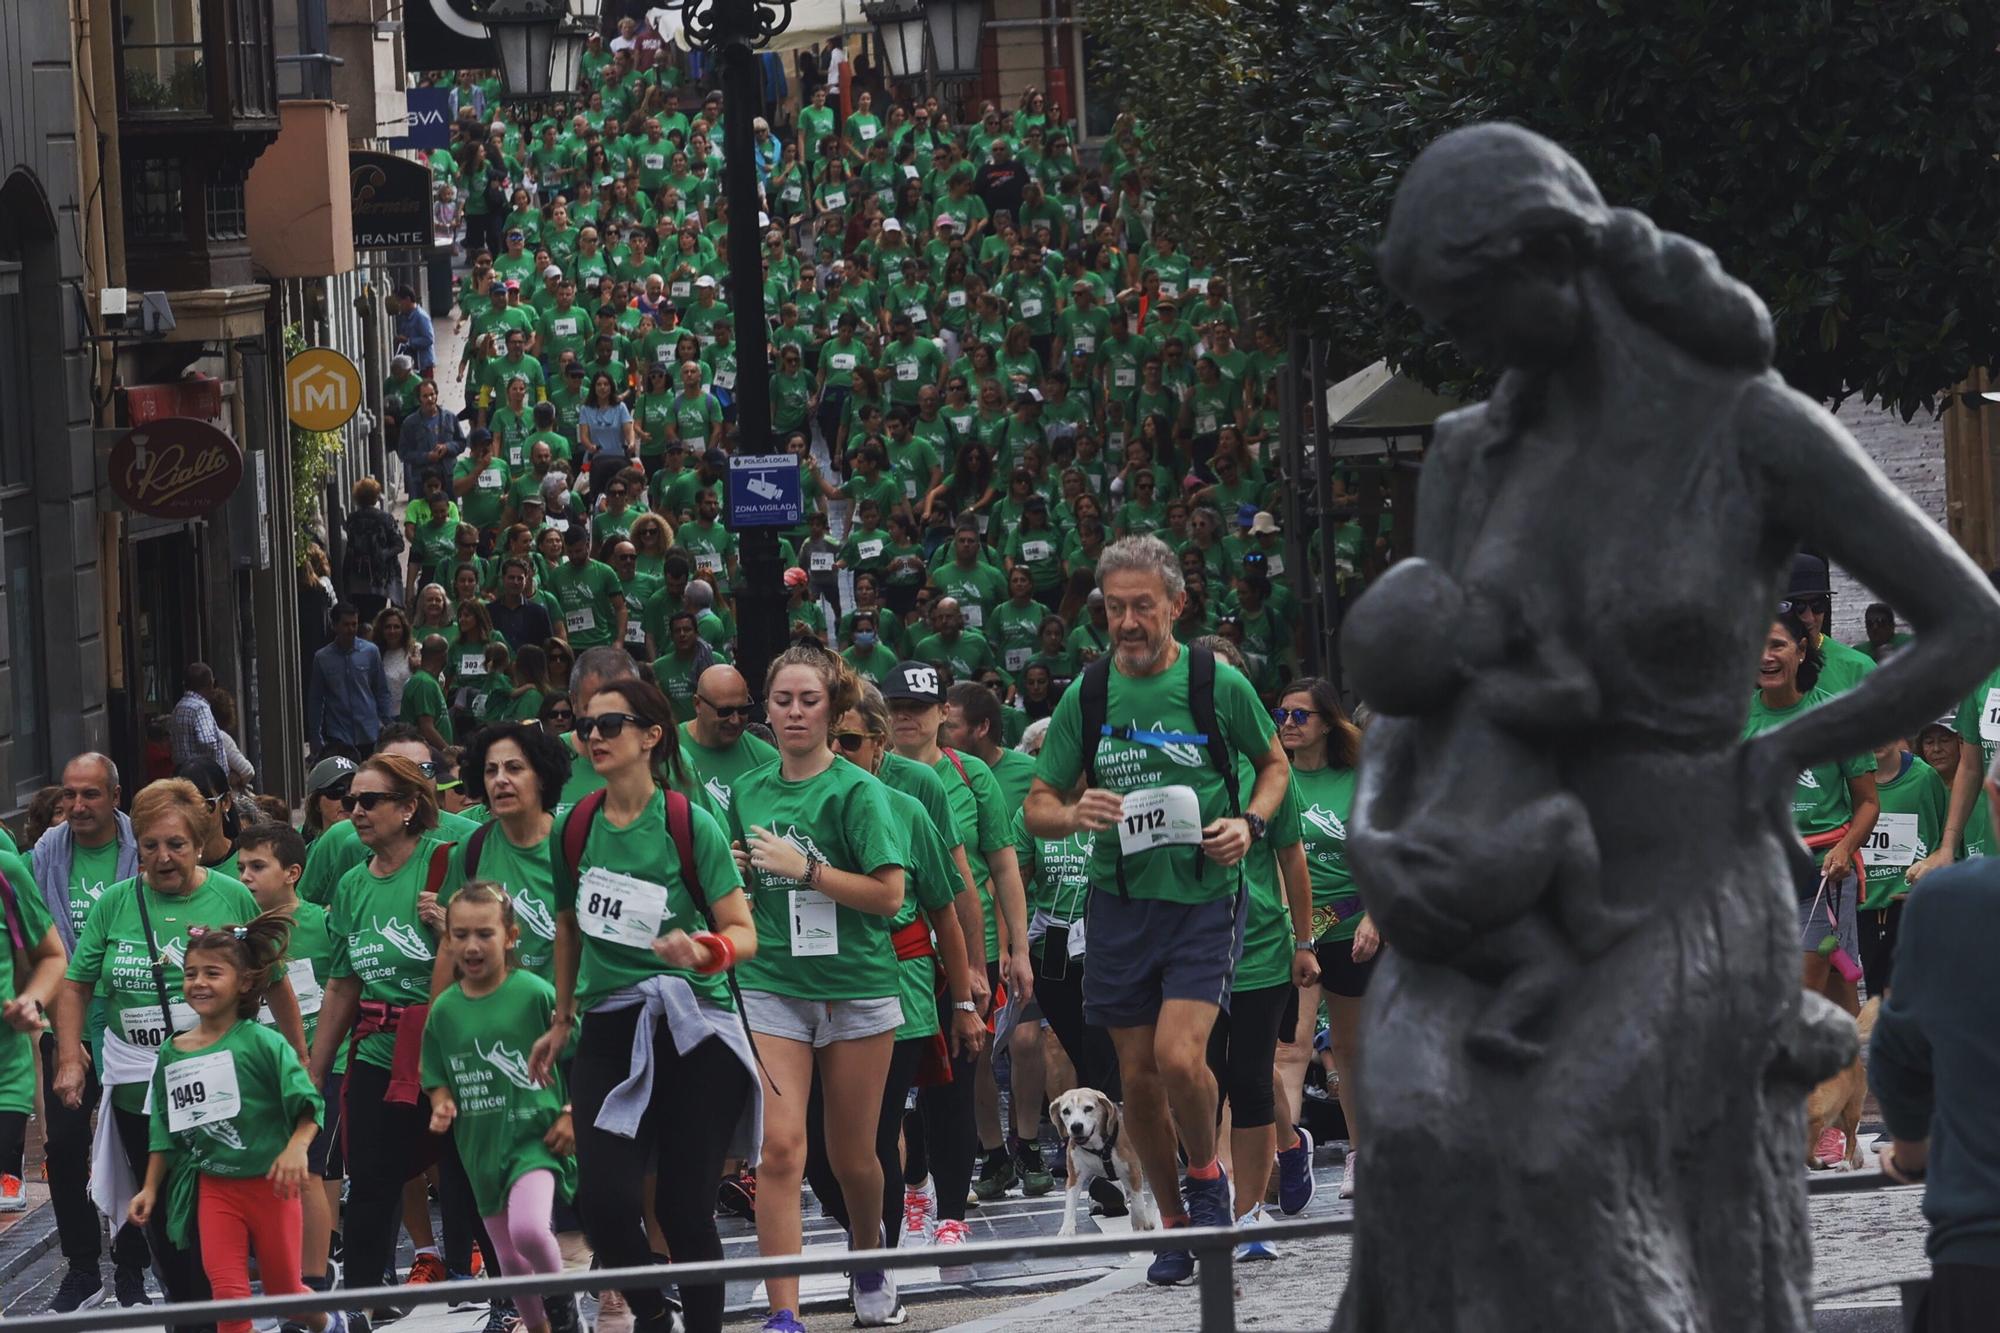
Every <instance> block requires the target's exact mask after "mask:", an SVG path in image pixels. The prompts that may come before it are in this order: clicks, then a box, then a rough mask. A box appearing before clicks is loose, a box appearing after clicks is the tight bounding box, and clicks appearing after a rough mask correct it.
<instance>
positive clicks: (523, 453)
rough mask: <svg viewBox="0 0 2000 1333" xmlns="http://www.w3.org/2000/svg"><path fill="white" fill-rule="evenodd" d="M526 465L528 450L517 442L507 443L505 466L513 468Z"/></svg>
mask: <svg viewBox="0 0 2000 1333" xmlns="http://www.w3.org/2000/svg"><path fill="white" fill-rule="evenodd" d="M527 465H528V451H527V450H526V449H523V448H522V447H521V446H520V445H518V444H510V445H508V446H507V466H508V467H511V468H515V469H520V468H524V467H526V466H527Z"/></svg>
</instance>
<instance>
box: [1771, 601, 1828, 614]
mask: <svg viewBox="0 0 2000 1333" xmlns="http://www.w3.org/2000/svg"><path fill="white" fill-rule="evenodd" d="M1832 606H1833V599H1832V598H1830V597H1788V598H1786V599H1785V600H1784V601H1782V602H1779V603H1778V614H1780V615H1783V614H1785V613H1786V612H1789V611H1811V612H1813V613H1814V614H1816V615H1822V616H1823V615H1825V614H1826V613H1827V612H1828V611H1829V610H1831V609H1832Z"/></svg>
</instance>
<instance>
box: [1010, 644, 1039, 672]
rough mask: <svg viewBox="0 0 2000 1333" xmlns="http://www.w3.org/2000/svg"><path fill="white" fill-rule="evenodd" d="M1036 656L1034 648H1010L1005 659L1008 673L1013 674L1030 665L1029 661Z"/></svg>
mask: <svg viewBox="0 0 2000 1333" xmlns="http://www.w3.org/2000/svg"><path fill="white" fill-rule="evenodd" d="M1034 655H1035V650H1034V649H1032V648H1009V649H1008V650H1007V654H1006V657H1005V659H1004V660H1005V661H1006V663H1007V671H1008V673H1009V674H1012V673H1013V672H1016V671H1019V670H1020V669H1021V668H1022V667H1024V666H1026V665H1028V659H1029V658H1031V657H1033V656H1034Z"/></svg>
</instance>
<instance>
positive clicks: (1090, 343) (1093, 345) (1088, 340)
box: [1069, 333, 1097, 355]
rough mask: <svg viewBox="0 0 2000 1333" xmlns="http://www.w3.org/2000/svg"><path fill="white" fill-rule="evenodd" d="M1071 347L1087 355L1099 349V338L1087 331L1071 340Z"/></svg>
mask: <svg viewBox="0 0 2000 1333" xmlns="http://www.w3.org/2000/svg"><path fill="white" fill-rule="evenodd" d="M1069 345H1070V348H1071V349H1072V350H1074V351H1078V352H1083V353H1085V354H1086V355H1087V354H1089V353H1091V352H1094V351H1096V350H1097V339H1095V338H1093V337H1091V336H1090V335H1089V334H1087V333H1079V334H1077V335H1076V337H1074V338H1071V339H1070V340H1069Z"/></svg>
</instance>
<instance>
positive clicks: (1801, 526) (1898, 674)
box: [1737, 377, 2000, 772]
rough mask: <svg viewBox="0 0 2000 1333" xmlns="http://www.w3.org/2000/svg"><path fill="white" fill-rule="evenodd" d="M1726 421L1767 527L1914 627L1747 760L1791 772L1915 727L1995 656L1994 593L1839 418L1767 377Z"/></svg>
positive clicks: (1998, 604)
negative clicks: (1818, 556)
mask: <svg viewBox="0 0 2000 1333" xmlns="http://www.w3.org/2000/svg"><path fill="white" fill-rule="evenodd" d="M1737 425H1738V427H1739V429H1740V431H1741V433H1742V439H1743V443H1744V448H1745V450H1746V458H1747V461H1748V463H1749V465H1750V472H1751V475H1752V478H1753V484H1755V485H1756V486H1758V488H1759V489H1760V491H1761V494H1762V496H1763V503H1764V512H1765V514H1766V515H1767V522H1768V523H1769V524H1770V525H1771V527H1772V529H1773V530H1774V532H1775V533H1777V534H1778V535H1780V536H1782V537H1785V538H1788V539H1790V540H1791V541H1793V542H1795V543H1797V544H1800V545H1804V546H1808V547H1811V548H1812V549H1814V550H1817V551H1821V552H1824V553H1825V554H1826V555H1827V556H1828V557H1829V558H1831V559H1832V560H1834V561H1836V562H1838V563H1839V564H1840V565H1841V566H1842V567H1843V568H1845V569H1846V570H1848V572H1850V573H1852V574H1853V575H1854V577H1855V578H1857V579H1859V580H1860V581H1861V582H1862V583H1863V584H1865V585H1867V587H1868V588H1869V590H1870V591H1872V592H1873V593H1875V594H1876V595H1877V596H1878V597H1881V598H1882V599H1883V600H1884V601H1886V602H1888V603H1889V604H1890V605H1892V606H1894V607H1895V608H1896V610H1897V612H1898V614H1900V615H1902V616H1903V617H1904V618H1905V619H1907V620H1908V621H1909V622H1910V627H1911V629H1913V630H1914V631H1915V639H1914V641H1913V642H1912V643H1911V644H1910V646H1909V647H1907V648H1905V649H1904V650H1903V651H1901V652H1899V653H1897V654H1896V655H1895V656H1893V657H1891V658H1890V659H1889V661H1888V663H1887V664H1886V665H1884V666H1883V667H1882V668H1881V669H1879V670H1877V671H1872V672H1870V673H1869V674H1868V675H1867V676H1865V677H1863V679H1862V681H1861V683H1860V684H1859V685H1857V686H1856V687H1855V688H1854V689H1852V690H1849V691H1847V692H1846V693H1844V694H1842V695H1840V696H1839V697H1838V698H1836V699H1834V700H1833V701H1831V702H1829V703H1826V704H1823V705H1821V706H1820V707H1818V708H1814V709H1811V710H1810V711H1808V712H1807V713H1805V714H1804V715H1803V716H1802V717H1801V718H1799V720H1798V721H1796V722H1792V723H1788V724H1786V725H1785V726H1783V727H1780V728H1778V729H1776V730H1774V731H1770V732H1766V733H1764V736H1763V737H1760V738H1759V740H1758V741H1757V742H1752V746H1753V748H1754V747H1758V746H1759V745H1761V746H1764V747H1767V752H1766V754H1765V755H1763V756H1760V757H1759V760H1758V766H1759V767H1764V766H1766V765H1768V766H1769V767H1770V768H1771V769H1772V770H1773V771H1775V772H1794V771H1796V770H1797V769H1799V768H1800V767H1802V766H1804V765H1807V764H1814V763H1824V762H1825V761H1827V760H1829V759H1836V758H1840V757H1843V756H1847V755H1854V754H1859V753H1861V752H1862V751H1865V750H1869V749H1872V748H1874V746H1875V745H1876V744H1877V743H1879V742H1880V741H1882V740H1883V739H1884V738H1886V737H1889V736H1910V735H1914V734H1916V732H1917V731H1918V730H1919V729H1921V728H1922V727H1923V725H1924V724H1925V723H1926V722H1928V721H1930V720H1931V719H1933V718H1935V717H1937V716H1938V715H1939V714H1941V713H1943V712H1944V711H1946V710H1947V709H1949V708H1951V707H1953V706H1955V705H1956V704H1957V702H1958V701H1959V700H1960V699H1961V698H1962V697H1963V696H1964V694H1965V692H1966V691H1967V690H1969V689H1971V688H1972V686H1973V684H1974V683H1975V682H1976V681H1978V680H1979V679H1980V677H1982V676H1984V675H1985V674H1986V673H1987V672H1989V671H1991V670H1992V669H1993V667H1994V665H1995V663H2000V596H1996V594H1995V593H1994V590H1993V588H1992V586H1991V585H1990V584H1988V582H1987V581H1986V578H1985V577H1984V576H1983V575H1982V574H1981V573H1980V572H1979V570H1978V569H1977V568H1976V567H1975V566H1974V565H1973V563H1972V562H1971V561H1970V560H1968V559H1967V558H1966V556H1965V553H1964V552H1962V551H1961V550H1959V548H1958V547H1957V546H1956V545H1955V544H1953V543H1952V541H1951V540H1950V539H1949V538H1948V537H1947V536H1946V535H1945V533H1944V531H1943V529H1941V528H1939V527H1938V525H1937V524H1936V523H1933V522H1932V521H1931V520H1930V519H1929V518H1928V517H1926V516H1925V515H1924V513H1923V512H1922V511H1921V510H1919V509H1918V508H1917V507H1916V505H1914V504H1913V503H1911V501H1910V499H1909V497H1907V496H1905V495H1904V494H1903V493H1902V492H1901V491H1899V490H1897V489H1896V487H1895V486H1894V485H1892V484H1891V483H1890V482H1889V480H1888V479H1887V478H1886V477H1884V476H1883V475H1882V473H1881V472H1880V471H1879V470H1877V468H1876V467H1875V465H1874V464H1873V463H1872V462H1870V461H1869V459H1868V456H1867V455H1866V454H1864V453H1863V452H1862V450H1861V446H1860V445H1859V444H1857V443H1855V441H1854V437H1853V436H1851V435H1849V434H1848V433H1847V431H1846V429H1845V428H1843V427H1842V426H1841V425H1840V423H1839V422H1837V421H1835V420H1834V419H1833V418H1832V417H1831V416H1829V415H1828V414H1827V413H1826V412H1824V411H1822V410H1821V409H1820V408H1819V407H1818V406H1817V405H1816V404H1814V403H1812V402H1811V401H1809V400H1808V399H1806V398H1805V397H1803V396H1801V395H1799V394H1797V393H1794V392H1792V391H1791V390H1789V389H1786V388H1784V387H1783V386H1782V385H1781V384H1779V383H1778V382H1777V381H1776V379H1775V377H1774V378H1772V379H1771V380H1770V381H1768V382H1767V383H1765V384H1762V385H1759V386H1757V387H1756V388H1754V389H1753V390H1752V391H1751V392H1750V393H1749V394H1747V395H1746V396H1745V400H1744V403H1743V406H1742V408H1741V409H1740V410H1739V412H1738V414H1737Z"/></svg>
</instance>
